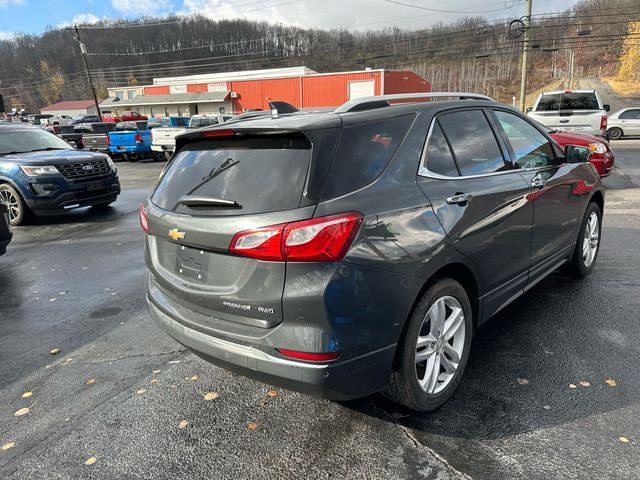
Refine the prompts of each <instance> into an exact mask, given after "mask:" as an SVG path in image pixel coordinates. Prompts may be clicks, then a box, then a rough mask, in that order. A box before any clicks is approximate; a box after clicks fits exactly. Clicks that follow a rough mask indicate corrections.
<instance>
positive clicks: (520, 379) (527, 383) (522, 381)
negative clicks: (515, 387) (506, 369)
mask: <svg viewBox="0 0 640 480" xmlns="http://www.w3.org/2000/svg"><path fill="white" fill-rule="evenodd" d="M516 381H517V382H518V383H519V384H520V385H529V380H527V379H526V378H517V379H516Z"/></svg>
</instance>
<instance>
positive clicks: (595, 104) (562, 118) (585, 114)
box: [527, 90, 610, 137]
mask: <svg viewBox="0 0 640 480" xmlns="http://www.w3.org/2000/svg"><path fill="white" fill-rule="evenodd" d="M609 109H610V107H609V105H605V104H603V103H602V102H601V101H600V97H599V96H598V92H596V91H595V90H561V91H557V92H543V93H541V94H540V95H539V96H538V99H537V100H536V103H535V105H534V106H533V108H532V109H530V110H527V115H528V116H529V117H531V118H534V119H536V120H537V121H538V122H540V123H542V124H543V125H546V126H547V127H549V128H553V129H555V130H558V131H567V132H576V133H589V134H591V135H600V136H601V137H604V136H605V134H606V132H607V112H608V111H609Z"/></svg>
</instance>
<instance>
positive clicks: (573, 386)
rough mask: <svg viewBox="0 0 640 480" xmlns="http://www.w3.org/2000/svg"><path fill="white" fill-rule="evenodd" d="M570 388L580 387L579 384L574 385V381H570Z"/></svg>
mask: <svg viewBox="0 0 640 480" xmlns="http://www.w3.org/2000/svg"><path fill="white" fill-rule="evenodd" d="M569 388H578V386H577V385H574V384H573V383H570V384H569Z"/></svg>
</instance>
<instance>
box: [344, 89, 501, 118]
mask: <svg viewBox="0 0 640 480" xmlns="http://www.w3.org/2000/svg"><path fill="white" fill-rule="evenodd" d="M415 98H425V99H427V98H457V99H458V100H489V101H491V102H495V100H494V99H493V98H491V97H487V96H486V95H480V94H478V93H466V92H423V93H397V94H392V95H378V96H374V97H360V98H356V99H355V100H349V101H348V102H346V103H343V104H342V105H340V106H339V107H338V108H336V109H335V110H334V111H333V113H346V112H357V111H359V110H369V109H372V108H381V107H388V106H389V101H393V100H411V99H415Z"/></svg>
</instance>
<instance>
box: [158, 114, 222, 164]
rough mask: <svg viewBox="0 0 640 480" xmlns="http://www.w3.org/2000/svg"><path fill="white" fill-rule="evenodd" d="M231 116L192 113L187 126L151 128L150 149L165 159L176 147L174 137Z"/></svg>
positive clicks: (218, 122) (214, 123) (216, 123)
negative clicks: (161, 154) (160, 153)
mask: <svg viewBox="0 0 640 480" xmlns="http://www.w3.org/2000/svg"><path fill="white" fill-rule="evenodd" d="M231 118H232V116H231V115H194V116H193V117H191V119H190V121H189V126H188V127H156V128H154V129H152V130H151V150H153V151H154V152H163V153H164V155H165V157H166V158H167V160H168V159H169V157H170V156H171V155H172V154H173V151H174V150H175V148H176V137H177V136H178V135H182V134H183V133H187V132H188V131H189V130H191V129H194V128H202V127H208V126H209V125H218V124H220V123H224V122H226V121H227V120H230V119H231Z"/></svg>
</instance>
